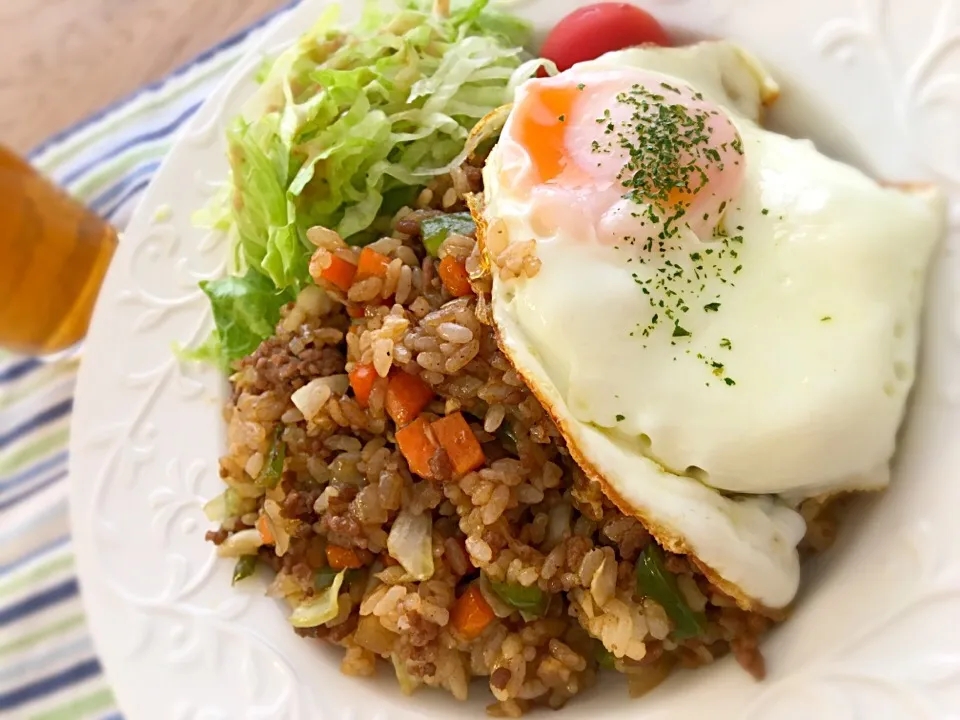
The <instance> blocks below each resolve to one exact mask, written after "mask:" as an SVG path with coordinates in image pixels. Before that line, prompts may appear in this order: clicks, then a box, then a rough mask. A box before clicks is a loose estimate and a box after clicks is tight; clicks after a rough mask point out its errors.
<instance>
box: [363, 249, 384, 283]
mask: <svg viewBox="0 0 960 720" xmlns="http://www.w3.org/2000/svg"><path fill="white" fill-rule="evenodd" d="M389 265H390V258H388V257H387V256H386V255H384V254H383V253H378V252H377V251H376V250H371V249H370V248H364V249H363V250H361V251H360V262H359V263H358V264H357V277H356V278H355V280H357V281H359V280H366V279H367V278H372V277H378V278H382V277H386V276H387V267H388V266H389Z"/></svg>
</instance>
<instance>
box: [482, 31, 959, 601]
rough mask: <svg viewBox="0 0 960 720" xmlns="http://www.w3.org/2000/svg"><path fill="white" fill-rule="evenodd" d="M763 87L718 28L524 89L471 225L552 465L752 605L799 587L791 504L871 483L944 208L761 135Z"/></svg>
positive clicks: (902, 392)
mask: <svg viewBox="0 0 960 720" xmlns="http://www.w3.org/2000/svg"><path fill="white" fill-rule="evenodd" d="M776 94H777V87H776V85H775V84H774V82H773V81H772V80H771V79H770V77H769V76H768V75H767V74H766V73H765V72H764V70H763V69H762V68H761V67H760V66H759V64H758V63H757V62H756V61H755V60H754V59H752V58H751V57H749V56H748V55H747V54H745V53H744V52H743V51H742V50H741V49H739V48H737V47H736V46H734V45H732V44H729V43H725V42H715V43H703V44H700V45H696V46H693V47H687V48H669V49H667V48H639V49H632V50H627V51H622V52H617V53H611V54H608V55H605V56H603V57H602V58H600V59H598V60H596V61H592V62H589V63H583V64H580V65H577V66H575V67H573V68H572V69H570V70H568V71H566V72H564V73H561V74H560V75H558V76H556V77H554V78H549V79H538V80H532V81H530V82H528V83H527V84H525V85H524V86H522V87H520V88H519V90H518V92H517V95H516V98H515V103H514V106H513V109H512V112H511V114H510V116H509V118H508V120H507V122H506V125H505V126H504V128H503V132H502V134H501V137H500V140H499V142H498V143H497V145H496V146H495V148H494V149H493V151H492V152H491V154H490V157H489V158H488V161H487V164H486V167H485V170H484V182H485V194H484V209H483V210H482V217H481V218H479V220H480V225H481V227H482V228H484V232H483V233H482V236H483V237H482V238H481V239H482V241H483V244H484V252H485V253H486V256H487V258H488V260H490V262H491V263H492V264H493V265H494V267H495V270H494V284H493V294H492V311H493V319H494V323H495V325H496V328H497V332H498V337H499V342H500V344H501V347H502V349H503V350H504V352H505V353H506V354H507V355H508V356H509V357H510V359H511V361H512V362H513V363H514V365H515V367H516V368H517V370H518V372H520V374H521V375H522V376H523V377H524V379H525V380H526V381H527V383H528V384H529V385H530V387H531V388H532V389H533V391H534V392H535V393H536V395H537V396H538V397H539V399H540V400H541V402H542V403H543V404H544V406H545V407H547V408H548V409H549V411H550V412H551V414H552V415H553V417H554V418H555V420H556V422H557V424H558V427H559V428H560V430H561V432H562V433H563V434H564V436H565V438H566V440H567V443H568V446H569V448H570V451H571V453H572V455H573V456H574V458H575V459H576V460H577V461H578V463H579V464H580V465H581V466H582V467H583V468H584V469H585V471H586V472H587V473H588V475H590V476H591V477H592V478H594V479H595V480H597V481H598V482H600V483H601V485H602V486H603V488H604V490H605V492H606V493H607V495H608V496H609V497H610V498H611V499H612V500H613V501H614V502H615V503H616V504H617V505H618V506H619V507H620V508H621V510H623V511H624V512H627V513H630V514H632V515H634V516H637V517H639V518H640V519H641V520H642V521H643V522H644V523H645V524H646V526H647V527H648V529H650V530H651V532H652V533H653V534H654V535H655V536H656V537H657V539H658V540H659V541H660V542H661V543H662V544H663V545H664V546H665V547H667V548H668V549H670V550H671V551H673V552H678V553H687V554H690V555H691V556H693V557H694V558H695V560H696V562H697V563H698V564H699V565H700V567H701V568H702V569H703V570H704V572H706V573H707V574H708V576H710V577H711V578H712V579H713V580H714V581H715V582H717V583H718V584H719V585H720V586H721V587H724V588H725V589H726V590H727V591H728V592H730V593H731V594H732V595H733V596H734V597H736V598H737V600H738V602H740V604H741V605H742V606H744V607H760V606H763V607H767V608H781V607H783V606H785V605H787V604H788V603H789V602H790V601H791V600H792V599H793V597H794V595H795V593H796V590H797V586H798V583H799V558H798V554H797V549H796V548H797V545H798V543H799V541H800V540H801V539H802V536H803V534H804V532H805V526H804V522H803V520H802V518H801V517H800V515H799V514H798V513H797V512H796V511H795V509H794V508H795V507H796V503H797V501H798V500H800V499H803V498H806V497H811V496H816V495H823V494H830V493H835V492H839V491H842V490H853V489H874V488H881V487H883V486H885V485H886V484H887V483H888V481H889V462H890V459H891V457H892V455H893V453H894V446H895V438H896V433H897V429H898V427H899V425H900V423H901V420H902V417H903V413H904V407H905V403H906V399H907V395H908V393H909V390H910V387H911V385H912V383H913V380H914V368H915V357H916V353H917V345H918V332H919V331H918V325H919V322H918V320H919V312H920V307H921V303H922V296H923V291H924V281H925V275H926V270H927V266H928V264H929V261H930V258H931V256H932V253H933V250H934V248H935V246H936V243H937V240H938V238H939V237H940V235H941V233H942V227H943V225H942V223H943V216H944V209H943V204H942V198H941V196H940V195H939V193H937V192H936V191H935V190H928V189H917V190H915V191H906V190H900V189H895V188H888V187H882V186H880V185H878V184H877V183H876V182H874V181H873V180H871V179H869V178H868V177H866V176H864V175H863V174H862V173H860V172H859V171H857V170H855V169H852V168H850V167H847V166H845V165H842V164H840V163H837V162H835V161H833V160H830V159H828V158H826V157H824V156H823V155H821V154H819V153H818V152H817V151H816V149H815V148H814V147H813V145H812V144H811V143H810V142H807V141H799V140H793V139H790V138H787V137H784V136H781V135H778V134H775V133H772V132H769V131H766V130H764V129H763V128H761V127H760V126H759V120H760V116H761V112H762V108H763V106H764V104H766V103H767V102H769V101H772V100H773V99H774V98H775V97H776ZM531 240H532V241H535V244H534V243H531ZM518 248H526V249H527V250H528V251H529V249H530V248H533V250H534V252H535V255H536V258H537V260H538V261H539V269H538V270H537V271H536V272H535V273H532V272H524V270H523V267H524V266H522V265H519V264H518V263H517V262H516V258H517V257H520V256H522V253H519V252H516V250H517V249H518ZM510 257H513V258H514V261H513V262H512V264H511V262H510V261H509V260H507V259H508V258H510ZM535 266H536V264H534V267H535ZM527 267H529V265H528V266H527Z"/></svg>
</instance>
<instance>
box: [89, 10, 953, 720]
mask: <svg viewBox="0 0 960 720" xmlns="http://www.w3.org/2000/svg"><path fill="white" fill-rule="evenodd" d="M507 1H508V2H509V0H507ZM324 4H325V3H324V2H323V1H322V0H317V1H313V2H306V3H304V5H303V6H301V7H300V8H299V9H298V10H296V11H295V12H293V13H292V14H291V15H290V16H288V17H287V18H286V19H285V20H284V21H283V22H282V23H281V24H280V25H279V26H278V27H275V28H274V29H273V31H272V32H271V33H270V37H268V38H267V39H266V40H265V41H264V44H263V47H262V48H261V51H260V52H258V53H255V54H254V56H252V57H249V58H247V60H246V61H245V62H242V63H241V64H240V66H239V67H237V68H236V69H235V71H234V72H233V73H232V74H231V76H230V78H229V79H228V80H227V82H226V83H225V84H224V86H223V87H222V88H221V89H220V91H219V92H217V93H216V94H215V95H214V96H213V97H212V98H211V99H210V101H209V102H208V103H207V104H206V106H205V107H204V108H203V109H202V110H201V111H200V112H199V114H198V115H197V116H196V117H195V118H194V120H193V121H192V122H191V124H190V127H189V128H188V129H187V131H186V132H185V133H184V135H183V136H182V137H181V139H180V141H179V143H178V144H177V146H176V148H175V149H174V151H173V152H172V154H171V155H170V157H169V158H168V160H167V162H166V164H165V165H164V167H163V169H162V170H161V172H160V173H159V175H158V177H157V179H156V181H155V182H154V183H153V185H152V187H151V188H150V190H149V191H148V193H147V196H146V199H145V201H144V204H143V207H142V208H141V211H140V212H139V214H138V215H137V217H136V219H135V220H134V221H133V223H132V224H131V227H130V229H129V231H128V233H127V236H126V238H125V240H124V242H123V243H122V245H121V247H120V250H119V253H118V255H117V257H116V259H115V261H114V263H113V266H112V267H111V269H110V273H109V276H108V279H107V281H106V285H105V287H104V290H103V293H102V295H101V297H100V302H99V304H98V306H97V312H96V316H95V318H94V321H93V327H92V329H91V331H90V337H89V340H88V342H87V347H86V351H85V354H86V358H85V360H84V363H83V368H82V371H81V373H80V383H79V388H78V391H77V402H76V411H75V413H74V426H73V435H72V443H71V474H72V483H73V497H72V500H73V515H72V517H73V529H74V536H75V540H76V548H77V554H78V562H79V570H80V576H81V581H82V586H83V595H84V600H85V603H86V607H87V611H88V614H89V620H90V623H91V627H92V629H93V632H94V635H95V637H96V641H97V647H98V649H99V651H100V653H101V657H102V659H103V662H104V665H105V667H106V670H107V674H108V676H109V679H110V681H111V682H112V684H113V687H114V689H115V690H116V694H117V696H118V698H119V701H120V704H121V706H122V708H123V709H124V711H125V713H126V714H127V717H128V718H129V720H149V719H152V718H157V719H163V720H168V719H171V718H184V719H185V718H198V719H199V718H204V719H208V718H209V719H213V718H231V719H233V718H271V719H272V718H297V719H300V718H308V719H313V718H330V719H331V720H347V719H353V718H387V717H391V718H405V717H435V718H442V717H446V716H448V715H449V714H451V713H453V712H458V713H461V714H469V715H471V716H474V717H481V716H482V714H483V703H485V702H489V695H488V694H487V691H486V690H485V688H484V687H483V686H482V685H478V686H477V687H476V689H475V691H474V692H473V693H472V695H473V697H474V699H473V700H472V702H471V703H470V704H469V705H467V706H466V707H462V708H461V707H456V706H455V704H454V702H455V701H453V700H452V699H450V698H449V697H447V696H445V695H443V694H441V693H439V692H433V691H421V692H419V693H417V694H416V695H415V696H414V697H412V698H405V697H403V696H402V695H401V694H400V692H399V691H398V689H397V688H396V682H395V680H394V678H393V674H392V672H389V671H388V670H385V671H384V672H381V673H380V679H379V680H376V681H369V680H358V679H353V678H348V677H344V676H342V675H341V674H340V673H339V670H338V665H339V661H340V651H338V650H336V649H330V650H327V649H325V648H323V647H321V646H320V644H318V643H315V642H307V641H304V640H301V639H299V638H298V637H296V636H295V635H294V633H293V632H292V631H291V630H290V627H289V626H288V625H287V623H286V621H285V617H284V613H283V612H282V611H281V608H280V607H278V606H277V605H276V604H275V603H274V601H272V600H270V599H268V598H266V597H264V596H263V585H262V584H261V585H260V586H257V585H256V583H246V584H244V587H243V589H242V590H239V591H238V590H234V589H232V588H231V587H230V572H231V569H232V568H231V564H230V563H227V562H216V561H215V556H214V552H213V548H212V546H211V545H210V544H208V543H205V542H203V533H204V531H205V530H206V529H207V527H206V525H207V523H206V520H205V518H204V516H203V514H202V512H201V506H202V505H203V503H204V501H205V500H206V499H208V498H210V497H212V496H213V495H214V494H216V493H217V492H218V491H219V489H220V487H219V480H218V477H217V457H218V455H219V454H220V452H221V449H222V448H223V440H224V437H223V436H224V431H223V426H222V422H221V417H220V408H221V404H222V402H223V400H224V397H225V387H224V383H223V380H222V378H220V377H218V376H217V375H216V373H213V372H207V371H203V370H201V369H198V368H196V367H187V366H182V365H180V364H178V363H177V362H176V361H175V360H174V357H173V355H172V354H171V346H172V344H173V343H181V344H185V345H186V344H190V343H192V342H195V341H197V340H199V339H202V338H203V337H204V336H205V335H206V333H207V331H208V329H209V326H210V319H209V313H208V309H207V305H206V302H205V301H204V298H203V297H202V295H201V294H200V293H199V292H198V290H197V287H196V284H197V281H198V280H201V279H203V278H208V277H212V276H216V275H218V274H220V273H221V272H222V271H223V268H224V260H225V257H226V252H227V248H226V245H225V243H224V242H223V238H220V237H217V236H215V235H207V234H205V233H203V232H201V231H198V230H196V229H194V228H193V227H192V226H191V223H190V213H191V212H192V211H193V210H194V209H195V208H197V207H198V206H200V205H201V204H202V203H203V202H204V201H205V199H206V197H207V195H208V194H209V192H210V184H211V183H212V182H217V181H221V180H222V179H223V178H224V177H225V174H226V171H227V165H226V161H225V157H224V142H223V140H222V137H223V128H224V127H225V124H226V123H227V121H228V120H229V119H230V118H231V117H233V116H234V115H235V114H236V113H237V111H238V109H239V106H240V104H241V102H242V101H243V100H244V98H245V97H247V96H248V95H249V94H250V92H251V91H252V90H253V84H252V82H251V80H250V79H249V78H250V77H251V76H252V75H253V71H254V69H255V68H256V67H257V66H258V64H259V62H260V59H261V57H262V54H263V52H265V51H274V50H276V49H277V48H278V47H279V46H281V45H283V44H284V43H285V42H289V41H290V40H292V39H293V38H294V37H296V36H297V35H298V33H299V32H300V31H301V30H302V29H303V28H305V27H307V26H308V25H309V24H310V23H311V22H312V20H313V19H314V17H315V16H316V15H317V14H318V12H319V10H320V8H321V7H322V6H323V5H324ZM509 4H510V5H511V7H512V8H513V9H514V10H515V11H516V12H518V13H521V14H522V15H524V16H526V17H528V18H530V19H531V20H533V21H534V22H535V23H536V24H537V27H538V28H539V29H540V30H541V31H543V30H546V29H547V28H549V27H550V26H551V25H552V24H553V23H554V22H555V21H556V20H557V19H558V18H560V17H561V16H562V15H564V14H566V13H567V12H569V11H570V10H572V9H573V8H574V7H576V6H578V5H581V4H585V3H583V2H578V1H577V0H514V1H513V2H509ZM645 4H646V6H647V7H648V8H649V9H650V10H652V11H653V12H655V13H656V15H657V16H658V17H659V18H661V19H662V20H663V21H664V23H665V24H666V25H668V27H669V28H670V29H671V30H672V31H673V32H674V34H675V35H676V36H677V37H679V38H684V39H686V38H690V37H727V38H731V39H734V40H737V41H740V42H741V43H743V44H744V45H745V46H746V47H748V48H750V49H751V50H753V51H754V52H755V53H756V54H757V55H758V56H760V57H761V58H762V59H763V60H765V61H766V62H767V63H768V64H769V66H770V67H771V69H772V70H773V71H774V74H775V75H776V76H777V77H778V79H779V80H780V81H781V83H782V85H783V99H782V101H781V103H780V105H779V106H778V108H777V109H776V111H775V113H774V114H773V118H772V120H773V122H774V125H777V126H779V127H780V128H782V129H785V130H786V131H788V132H790V133H791V134H796V135H804V136H808V137H812V138H813V139H814V140H815V141H817V143H818V144H819V145H820V147H821V148H822V149H823V150H824V151H826V152H828V153H830V154H833V155H836V156H839V157H842V158H843V159H846V160H849V161H852V162H854V163H856V164H859V165H861V166H862V167H865V168H866V169H867V170H869V171H870V172H872V173H873V174H875V175H877V176H878V177H883V178H889V179H909V180H915V179H931V180H935V181H936V182H939V183H941V184H943V185H944V186H945V187H946V189H947V191H948V192H949V193H950V195H951V201H952V203H951V204H952V217H953V222H952V223H951V225H952V227H953V231H952V235H951V237H950V238H949V239H948V242H947V244H946V247H945V249H944V251H943V252H942V253H941V255H940V256H939V258H938V259H937V261H936V265H935V270H934V278H933V284H932V286H931V290H930V302H929V306H928V312H927V315H926V336H925V343H924V357H923V362H922V370H921V377H920V383H919V386H918V388H917V391H916V393H915V400H914V403H913V407H912V411H911V416H910V419H909V422H908V425H907V427H906V429H905V431H904V434H903V438H902V443H901V448H900V454H899V459H898V462H897V467H896V478H895V482H894V485H893V487H892V488H891V490H890V491H889V492H888V493H886V495H885V496H883V497H881V498H877V499H874V500H871V501H869V502H865V503H863V504H862V505H861V506H860V507H859V509H858V512H857V514H856V515H857V516H856V518H855V519H854V520H853V521H852V522H851V523H849V524H848V525H847V526H846V527H845V528H844V532H843V534H842V536H841V539H840V542H839V543H838V546H837V547H836V548H835V549H834V550H833V551H831V552H830V553H829V554H828V555H827V556H826V557H824V558H821V559H820V560H819V561H818V562H817V563H816V565H815V566H813V567H810V568H808V569H807V577H806V578H805V583H804V586H803V592H802V595H801V597H800V598H799V601H798V605H797V610H796V614H795V616H794V617H793V618H792V619H791V620H790V622H788V623H787V624H786V625H785V626H783V627H782V628H781V629H779V630H778V631H776V632H775V633H774V634H773V635H772V636H771V637H770V638H769V640H768V642H767V643H766V646H765V653H766V655H767V658H768V666H769V671H770V672H769V678H768V679H767V680H766V681H765V682H763V683H759V684H758V683H755V682H753V681H752V680H750V679H749V678H748V676H747V674H746V673H744V672H743V671H742V670H741V669H740V668H739V667H738V666H737V665H736V663H735V662H733V661H728V660H725V661H723V662H720V663H718V664H717V665H715V666H713V667H711V668H708V669H704V670H701V671H698V672H696V673H682V674H680V675H678V676H676V677H674V678H673V679H671V680H670V681H669V682H668V683H667V684H666V685H664V686H663V687H662V688H660V689H658V690H657V691H656V692H655V693H653V694H652V695H650V696H648V697H647V698H645V699H644V700H642V701H639V702H633V701H630V700H629V699H628V698H627V695H626V690H625V688H624V687H623V685H622V683H619V682H616V680H615V679H608V680H606V681H605V682H604V683H603V684H601V686H600V687H599V689H597V690H595V691H593V692H591V693H590V694H589V695H588V696H586V697H583V698H580V699H578V700H577V701H575V702H573V703H572V704H571V705H570V706H568V708H567V709H566V710H564V711H563V712H564V714H565V716H567V717H577V716H579V714H580V713H590V715H591V716H593V717H596V718H624V719H626V718H630V720H638V719H640V718H668V717H670V718H686V717H710V718H712V719H713V720H722V719H723V718H752V719H756V720H787V719H788V718H808V717H823V718H870V719H871V720H880V719H882V718H890V719H891V720H893V719H902V718H927V717H929V718H946V717H958V716H960V521H958V518H957V513H958V509H960V476H958V472H960V442H958V437H960V404H958V403H960V335H958V333H960V318H958V317H957V306H958V304H957V297H956V293H955V288H956V287H957V286H958V280H960V268H958V266H957V258H956V246H957V242H958V234H957V228H958V223H957V218H958V210H960V132H958V131H957V128H958V127H960V3H956V2H953V1H952V0H923V1H922V2H918V1H917V0H805V2H791V3H786V2H773V1H772V0H647V2H646V3H645ZM344 5H345V6H346V7H347V10H346V12H345V15H346V18H345V19H346V20H348V21H350V20H352V19H353V17H352V16H355V15H356V14H357V12H358V10H359V7H358V6H359V5H360V3H359V2H358V1H357V0H347V1H346V2H345V3H344ZM161 205H168V206H169V207H170V208H172V210H173V212H172V216H171V217H169V218H168V219H166V220H164V221H162V222H159V221H157V220H156V219H155V218H154V211H155V209H156V208H157V207H159V206H161Z"/></svg>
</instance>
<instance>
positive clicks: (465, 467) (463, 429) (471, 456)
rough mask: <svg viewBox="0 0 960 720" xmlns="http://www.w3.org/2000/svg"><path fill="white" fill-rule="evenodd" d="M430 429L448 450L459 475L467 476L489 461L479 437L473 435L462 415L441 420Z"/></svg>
mask: <svg viewBox="0 0 960 720" xmlns="http://www.w3.org/2000/svg"><path fill="white" fill-rule="evenodd" d="M430 429H431V430H433V434H434V436H435V437H436V438H437V442H438V443H440V447H442V448H443V449H444V450H446V452H447V456H448V457H449V458H450V464H451V465H453V470H454V472H455V473H456V474H457V475H466V474H467V473H468V472H470V471H471V470H476V469H477V468H478V467H480V466H481V465H483V464H484V463H485V462H486V461H487V459H486V457H484V455H483V448H481V447H480V443H479V442H478V441H477V436H476V435H474V434H473V430H471V429H470V426H469V425H468V424H467V421H466V420H465V419H464V417H463V414H462V413H459V412H456V413H454V414H453V415H447V416H446V417H443V418H440V419H439V420H437V421H436V422H434V423H433V424H432V425H430Z"/></svg>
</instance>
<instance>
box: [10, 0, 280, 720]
mask: <svg viewBox="0 0 960 720" xmlns="http://www.w3.org/2000/svg"><path fill="white" fill-rule="evenodd" d="M283 12H286V11H283ZM273 17H276V16H273ZM271 19H272V18H271ZM264 22H266V21H264ZM263 24H264V23H260V24H258V25H257V26H254V27H252V28H249V29H248V30H246V31H245V32H243V33H241V34H240V35H238V36H236V37H234V38H232V39H230V40H228V41H226V42H225V43H223V44H222V45H219V46H217V47H215V48H213V49H212V50H210V51H209V52H207V53H205V54H204V55H202V56H201V57H199V58H197V60H195V61H194V62H193V63H191V64H189V65H187V66H186V67H184V68H182V69H181V70H179V71H177V72H176V73H174V74H173V75H172V76H170V77H169V78H167V79H166V80H164V81H162V82H160V83H158V84H156V85H154V86H151V87H148V88H145V89H143V90H142V91H141V92H139V93H138V94H136V95H134V96H133V97H131V98H130V99H128V100H126V101H124V102H122V103H120V104H119V105H116V106H114V107H112V108H110V109H108V110H106V111H104V112H103V113H101V114H100V115H98V116H96V117H93V118H91V119H89V120H87V121H86V122H84V123H82V124H81V125H79V126H77V127H74V128H72V129H71V130H69V131H67V132H66V133H64V134H62V135H60V136H58V137H55V138H53V139H51V140H50V141H48V142H46V143H45V144H43V145H42V146H41V147H39V148H37V149H36V150H35V151H34V152H33V153H32V154H31V156H30V160H31V162H33V164H34V165H35V166H37V167H38V168H39V169H40V170H42V171H43V172H45V173H46V174H48V175H49V176H50V177H52V178H53V179H54V180H56V181H57V182H58V183H60V184H61V185H62V186H63V187H65V188H66V189H67V190H68V191H70V192H71V193H72V194H74V195H75V196H76V197H78V198H80V199H81V200H83V201H84V202H86V203H88V204H89V205H90V206H91V207H92V208H93V209H94V210H96V211H97V212H99V213H101V214H102V215H103V216H105V217H106V218H108V219H109V220H110V221H112V222H113V223H114V225H116V226H117V227H120V228H122V227H124V226H125V225H126V223H127V221H128V220H129V218H130V215H131V213H132V212H133V209H134V207H135V206H136V204H137V201H138V199H139V197H140V195H141V194H142V193H143V191H144V189H145V188H146V187H147V185H148V183H149V182H150V180H151V178H152V177H153V175H154V173H155V172H156V171H157V168H158V167H159V166H160V162H161V160H162V158H163V156H164V154H165V153H166V152H167V150H168V149H169V148H170V145H171V143H172V141H173V139H174V135H175V133H176V131H177V129H178V128H179V127H180V126H181V125H182V124H183V123H184V122H186V121H187V120H188V119H189V118H190V117H191V116H192V115H193V113H195V112H196V111H197V109H198V108H199V107H200V105H201V103H202V102H203V100H204V98H206V97H208V96H209V95H210V93H211V92H212V90H213V89H214V87H215V86H216V85H217V84H218V83H219V82H220V80H221V79H222V78H223V76H224V74H225V73H226V71H227V70H228V69H229V68H230V66H231V65H232V64H234V63H235V62H236V61H237V60H238V59H239V58H240V57H241V56H242V55H243V54H244V53H246V52H247V51H248V50H249V49H250V48H251V47H252V46H253V45H254V44H255V43H256V42H257V38H258V37H259V35H260V33H261V32H262V30H261V26H262V25H263ZM77 364H78V361H77V360H76V359H75V358H74V359H64V360H59V361H52V362H46V361H42V360H37V359H29V358H22V357H15V356H12V355H10V354H6V353H2V352H0V718H17V719H19V718H24V719H25V720H27V719H28V720H80V719H86V718H90V719H93V718H98V719H102V718H119V717H120V715H119V713H118V710H117V707H116V705H115V703H114V699H113V695H112V693H111V691H110V688H109V686H108V685H107V682H106V680H105V679H104V676H103V672H102V670H101V667H100V663H99V661H98V660H97V657H96V654H95V652H94V649H93V644H92V642H91V638H90V634H89V632H88V630H87V627H86V623H85V622H84V616H83V609H82V606H81V603H80V598H79V595H78V588H77V578H76V573H75V569H74V557H73V550H72V547H71V542H70V533H69V526H68V519H67V514H68V513H67V483H66V478H67V436H68V432H69V427H70V414H71V410H72V407H73V388H74V382H75V380H76V374H77Z"/></svg>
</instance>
